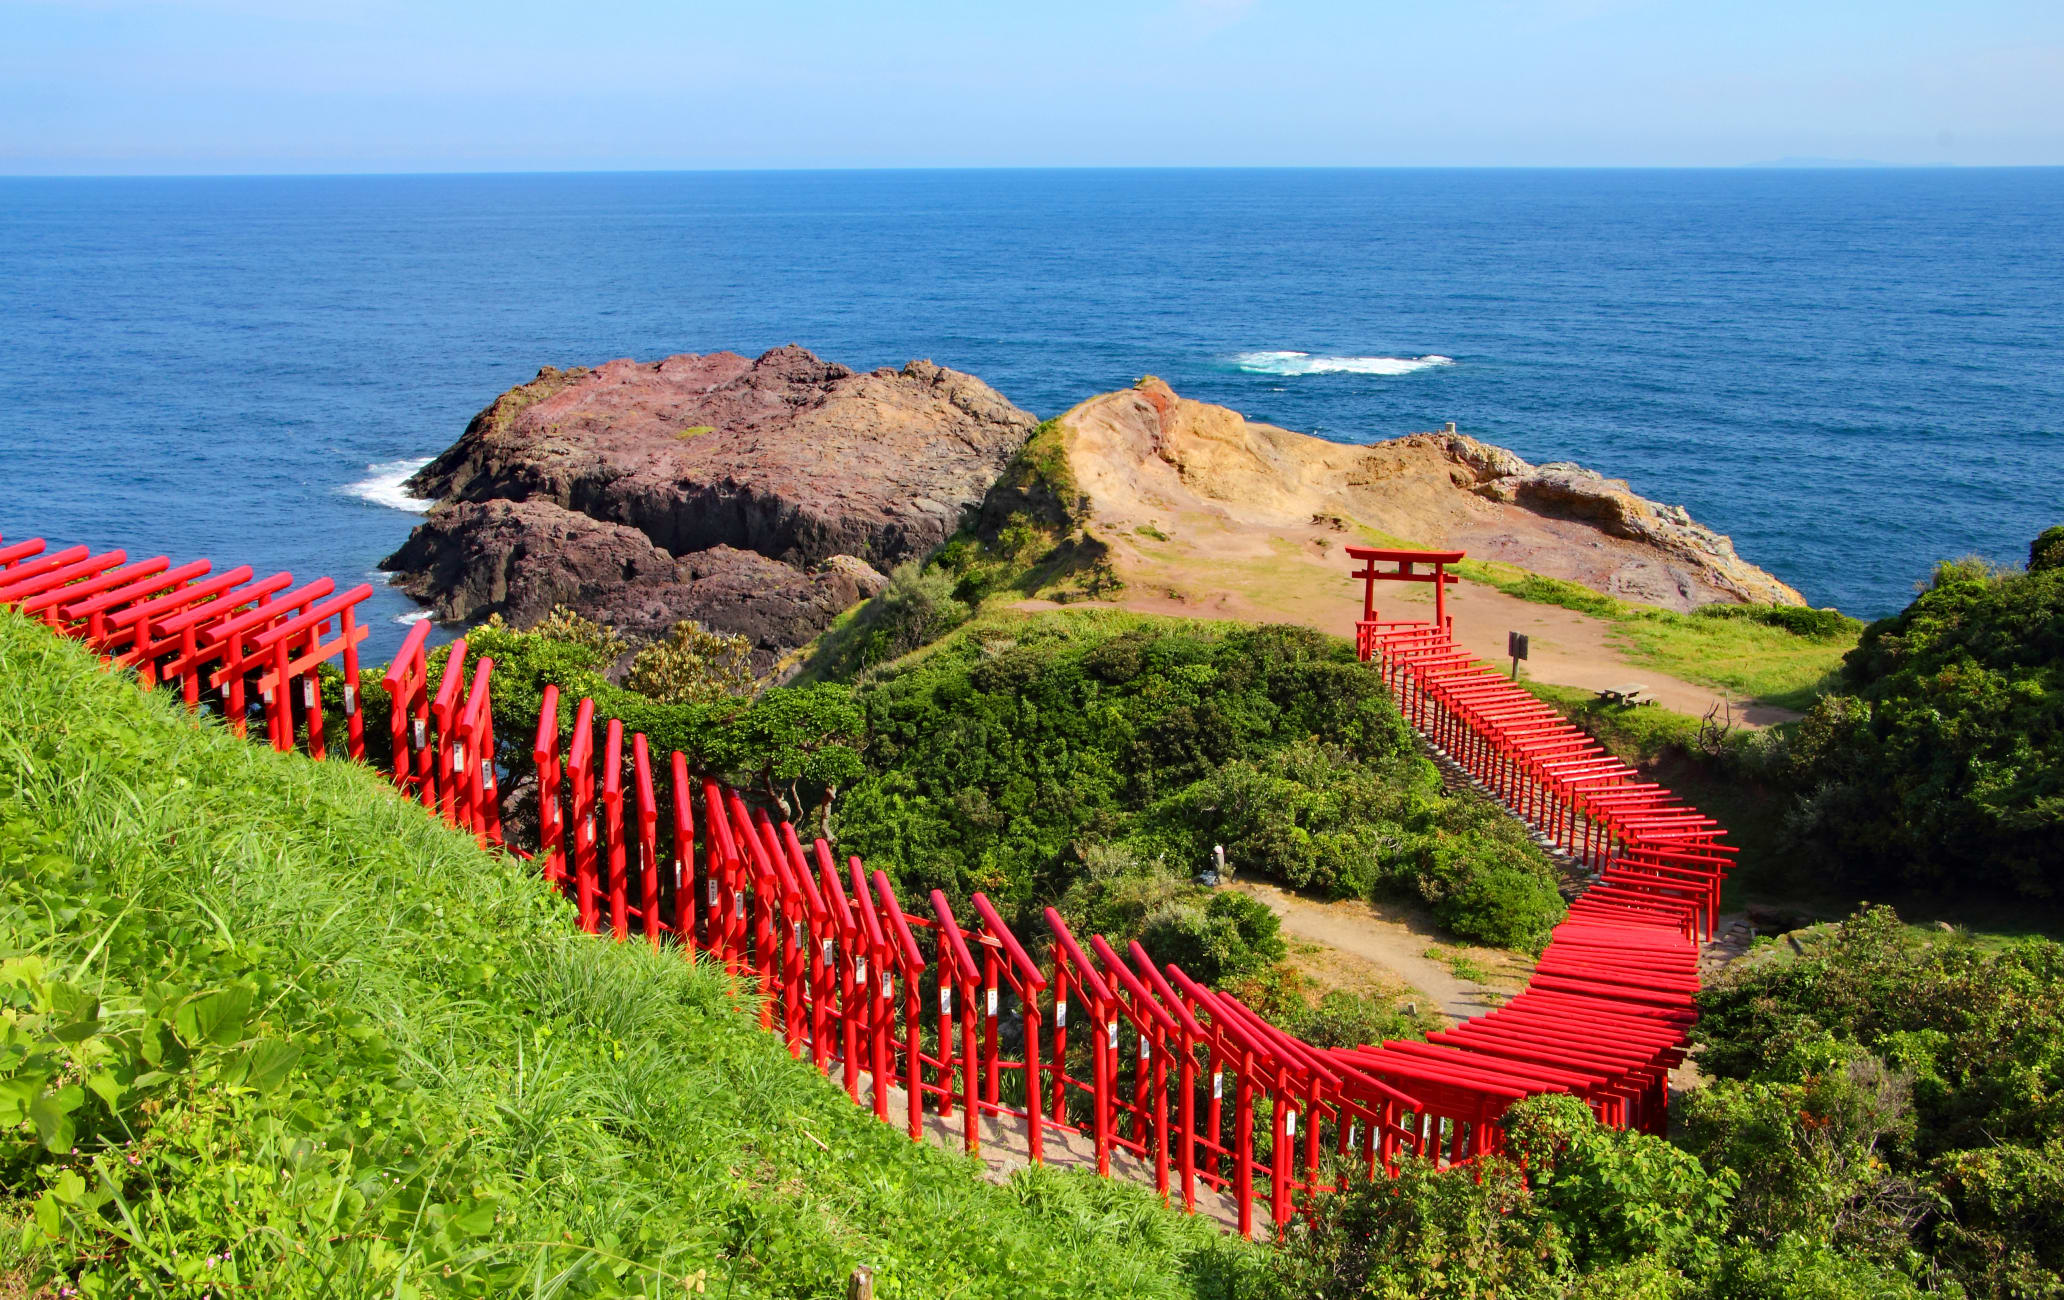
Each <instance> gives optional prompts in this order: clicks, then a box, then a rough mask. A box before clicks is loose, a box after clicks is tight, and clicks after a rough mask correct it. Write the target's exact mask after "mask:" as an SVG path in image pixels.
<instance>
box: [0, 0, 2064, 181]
mask: <svg viewBox="0 0 2064 1300" xmlns="http://www.w3.org/2000/svg"><path fill="white" fill-rule="evenodd" d="M0 33H4V36H0V174H16V175H19V174H148V173H267V172H421V171H435V172H445V171H566V170H574V171H610V170H643V169H705V168H820V167H991V166H1004V167H1027V166H1030V167H1044V166H1391V165H1401V166H1735V165H1742V164H1754V163H1763V162H1772V161H1779V160H1790V159H1801V158H1808V159H1823V160H1840V161H1849V162H1866V161H1867V162H1876V163H1886V164H1929V165H1940V164H1957V165H1999V164H2048V165H2056V164H2064V3H2059V0H2027V2H2025V3H2024V2H2019V0H1996V2H1988V0H1969V2H1966V3H1955V2H1953V0H1952V2H1941V3H1919V2H1917V0H1868V2H1862V0H1717V2H1715V0H1705V2H1697V0H1691V2H1686V0H1418V2H1417V3H1413V4H1403V3H1396V2H1394V0H1144V2H1143V3H1132V2H1130V0H1020V2H1019V3H1012V4H997V3H993V2H992V0H939V2H936V3H935V2H929V0H901V2H896V3H869V2H868V0H732V3H727V4H721V5H718V4H704V3H700V2H698V0H670V2H669V0H593V2H591V3H587V4H583V5H577V6H576V5H566V4H546V3H538V2H536V0H448V2H444V3H439V2H437V0H324V2H323V3H319V4H303V3H299V2H298V0H65V2H62V3H16V2H15V0H0Z"/></svg>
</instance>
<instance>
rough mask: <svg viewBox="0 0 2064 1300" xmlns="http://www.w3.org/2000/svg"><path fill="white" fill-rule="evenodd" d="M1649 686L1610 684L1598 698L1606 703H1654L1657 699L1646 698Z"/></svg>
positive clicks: (1599, 693) (1600, 692)
mask: <svg viewBox="0 0 2064 1300" xmlns="http://www.w3.org/2000/svg"><path fill="white" fill-rule="evenodd" d="M1647 693H1648V688H1647V687H1646V686H1641V685H1638V684H1637V685H1632V686H1608V687H1606V688H1605V689H1603V690H1601V691H1599V692H1598V698H1599V700H1600V701H1601V702H1602V703H1605V704H1654V703H1655V700H1654V699H1653V698H1652V697H1650V698H1644V697H1646V696H1647Z"/></svg>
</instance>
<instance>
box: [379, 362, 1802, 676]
mask: <svg viewBox="0 0 2064 1300" xmlns="http://www.w3.org/2000/svg"><path fill="white" fill-rule="evenodd" d="M1035 432H1037V433H1038V434H1039V437H1038V438H1037V440H1036V445H1034V444H1035V437H1034V436H1035ZM1028 458H1031V459H1036V460H1040V461H1041V463H1042V464H1045V466H1046V469H1047V470H1049V471H1051V473H1050V474H1048V475H1047V477H1049V478H1051V479H1053V480H1054V481H1056V482H1061V483H1064V484H1065V485H1066V487H1065V489H1064V491H1063V492H1062V493H1061V495H1065V496H1066V497H1067V498H1068V499H1067V500H1065V501H1060V500H1049V501H1047V502H1046V507H1047V513H1048V516H1049V518H1048V519H1047V526H1048V527H1050V528H1051V530H1052V531H1053V532H1054V534H1055V538H1054V539H1055V540H1056V541H1057V542H1058V543H1061V544H1063V545H1064V546H1065V548H1066V549H1068V550H1069V551H1070V553H1071V554H1072V555H1073V556H1075V557H1076V558H1077V560H1078V561H1080V560H1081V559H1082V557H1088V558H1089V562H1091V563H1093V564H1094V565H1095V566H1096V567H1097V568H1098V570H1099V572H1100V574H1101V578H1102V580H1101V581H1098V582H1096V583H1092V584H1089V585H1087V586H1086V587H1085V586H1083V585H1082V584H1079V583H1078V584H1074V585H1072V586H1066V587H1065V588H1063V587H1058V586H1056V587H1053V588H1051V589H1047V588H1042V587H1041V586H1040V584H1039V583H1038V582H1036V581H1034V582H1032V583H1030V584H1021V590H1020V591H1019V592H1018V602H1017V603H1020V604H1024V605H1029V606H1032V607H1039V606H1041V605H1043V604H1045V603H1047V602H1048V601H1050V600H1057V601H1059V602H1087V603H1099V604H1113V605H1119V606H1123V607H1126V608H1132V609H1138V610H1143V611H1151V612H1160V613H1177V614H1187V615H1192V616H1203V617H1215V618H1231V619H1238V620H1242V621H1251V622H1277V621H1294V622H1305V623H1311V622H1313V621H1314V620H1317V622H1318V624H1319V625H1320V626H1322V627H1323V629H1324V630H1327V631H1332V632H1339V633H1347V632H1351V630H1352V623H1353V619H1354V617H1355V616H1356V613H1357V610H1356V609H1355V607H1354V602H1353V601H1352V600H1350V599H1348V598H1347V595H1346V587H1345V584H1344V583H1343V581H1342V577H1341V575H1342V573H1343V572H1344V569H1345V567H1346V560H1345V558H1344V555H1343V553H1342V549H1341V548H1342V547H1344V546H1346V545H1349V544H1358V543H1369V542H1384V541H1401V542H1410V543H1413V544H1421V545H1439V546H1450V547H1456V548H1460V549H1466V550H1468V551H1469V552H1470V554H1471V556H1472V558H1473V559H1477V560H1481V561H1486V562H1489V564H1490V565H1492V566H1494V568H1495V570H1496V571H1498V572H1502V573H1507V574H1517V575H1538V576H1539V577H1542V578H1546V579H1552V580H1556V581H1559V582H1562V583H1575V584H1579V585H1580V586H1581V587H1583V588H1586V589H1588V590H1590V591H1594V592H1598V593H1601V594H1603V595H1605V596H1608V597H1611V598H1614V599H1616V600H1620V601H1626V602H1630V603H1633V604H1635V605H1638V606H1641V607H1652V608H1655V609H1660V610H1666V611H1674V612H1685V611H1689V610H1693V609H1696V608H1698V607H1701V606H1706V605H1712V604H1744V603H1752V604H1759V605H1773V606H1785V605H1801V604H1803V603H1804V602H1803V600H1802V598H1801V597H1800V595H1799V593H1798V592H1796V591H1794V590H1793V589H1792V588H1791V587H1789V586H1787V585H1786V584H1784V583H1783V582H1781V581H1779V580H1778V579H1777V578H1775V577H1773V576H1772V575H1771V574H1769V573H1767V572H1765V571H1764V570H1762V569H1760V568H1757V567H1756V566H1755V565H1753V564H1751V563H1749V562H1747V561H1746V560H1743V559H1742V558H1741V557H1740V556H1738V555H1737V554H1735V551H1734V547H1733V545H1732V543H1731V542H1730V541H1729V540H1728V538H1727V537H1726V536H1724V535H1722V534H1720V533H1718V532H1715V531H1714V530H1712V529H1710V528H1707V527H1705V526H1704V525H1701V524H1699V523H1698V522H1696V521H1695V520H1693V519H1692V518H1691V517H1690V516H1689V515H1688V514H1687V513H1686V512H1685V511H1684V510H1683V508H1682V507H1679V506H1671V505H1664V504H1659V503H1656V502H1653V501H1649V500H1647V499H1645V498H1643V497H1641V496H1639V495H1638V494H1636V493H1634V492H1633V491H1632V490H1631V489H1630V488H1629V487H1628V485H1627V484H1626V483H1625V482H1624V481H1621V480H1618V479H1612V478H1607V477H1605V476H1604V475H1603V474H1601V473H1599V472H1596V471H1594V470H1591V469H1587V468H1584V467H1580V466H1576V465H1571V464H1551V465H1543V466H1535V465H1531V464H1529V463H1527V462H1526V461H1525V460H1523V459H1521V458H1520V457H1519V456H1517V455H1515V454H1513V453H1512V452H1510V451H1507V450H1505V449H1503V448H1500V447H1496V446H1492V445H1490V444H1488V443H1484V442H1480V441H1478V440H1476V439H1474V438H1470V437H1468V436H1466V435H1463V434H1460V433H1458V432H1455V431H1454V429H1453V427H1452V426H1450V428H1449V429H1448V430H1446V431H1442V432H1429V433H1413V434H1409V435H1406V436H1404V437H1399V438H1393V439H1389V440H1386V441H1380V442H1375V443H1371V444H1367V445H1356V444H1348V443H1339V442H1332V441H1327V440H1325V439H1321V438H1317V437H1313V436H1311V435H1307V434H1301V433H1296V432H1293V431H1290V430H1287V429H1281V428H1277V427H1274V426H1271V425H1267V424H1262V423H1258V422H1253V421H1249V420H1247V419H1245V418H1244V417H1242V416H1241V415H1240V414H1239V413H1238V412H1235V411H1232V410H1229V409H1227V408H1224V407H1220V406H1213V405H1209V404H1206V403H1202V402H1196V401H1191V400H1189V399H1186V398H1183V397H1181V396H1179V395H1178V394H1176V393H1175V392H1174V391H1173V390H1172V389H1170V388H1169V387H1168V386H1167V385H1166V384H1164V383H1162V382H1161V381H1159V380H1157V379H1153V378H1146V379H1142V380H1141V381H1139V382H1138V383H1137V384H1135V385H1134V386H1133V387H1131V388H1128V389H1124V390H1120V391H1117V392H1111V393H1104V394H1100V395H1097V396H1094V397H1091V398H1089V399H1088V400H1086V401H1084V402H1082V403H1080V404H1079V405H1077V406H1076V407H1074V408H1073V409H1072V410H1070V411H1068V412H1067V413H1066V414H1064V415H1063V416H1061V417H1059V418H1058V419H1057V420H1055V421H1052V422H1049V424H1048V425H1046V426H1040V425H1039V423H1038V421H1037V420H1036V418H1035V417H1034V416H1033V415H1032V414H1030V413H1029V412H1026V411H1024V410H1021V409H1020V408H1018V407H1017V406H1015V405H1013V404H1012V403H1011V402H1010V401H1009V400H1008V399H1007V398H1006V397H1004V396H1003V395H1002V394H1000V393H998V392H997V391H996V390H995V389H993V388H991V387H990V386H989V385H987V384H986V383H984V382H982V381H981V380H980V379H978V378H976V377H974V376H972V375H967V374H964V373H961V372H959V371H955V370H951V369H947V368H944V367H941V366H937V365H934V364H933V363H931V362H929V361H912V362H910V363H909V364H908V365H906V366H904V367H902V368H901V369H900V370H891V369H882V370H876V371H872V372H868V373H857V372H854V371H852V370H849V369H848V368H846V367H844V366H841V365H838V364H836V363H833V362H827V361H824V360H821V359H820V358H818V357H816V356H815V355H814V354H812V353H810V352H809V351H807V350H805V349H803V348H801V347H797V346H793V345H791V346H788V347H783V348H777V349H774V350H772V351H770V352H767V353H765V354H763V355H761V356H760V357H758V358H753V359H748V358H746V357H743V356H740V355H738V354H736V353H728V352H718V353H710V354H705V355H692V354H689V355H680V356H674V357H669V358H666V359H665V360H662V361H658V362H653V363H640V362H635V361H630V360H617V361H611V362H608V363H606V364H604V365H600V366H597V367H594V368H592V369H588V368H580V367H575V368H571V369H566V370H559V369H554V368H552V367H546V368H545V369H543V370H541V371H540V372H539V374H538V377H537V378H536V379H535V380H533V381H531V382H530V383H527V384H523V385H520V386H518V387H516V388H513V389H511V390H509V391H508V392H506V393H503V394H502V395H500V396H499V397H497V398H496V399H495V400H494V401H493V402H492V403H490V404H489V405H488V406H487V407H486V408H485V409H484V410H482V411H481V412H480V413H479V414H478V415H477V416H475V417H474V419H473V420H472V422H471V423H470V424H469V425H468V426H467V428H466V430H465V432H464V434H463V435H462V436H461V437H460V438H459V440H458V441H457V442H456V443H454V444H453V445H452V446H451V447H450V448H449V449H448V450H446V451H445V452H444V453H443V454H442V455H440V456H438V457H437V458H436V459H435V460H433V461H432V462H431V463H430V464H429V465H428V466H426V467H425V468H424V469H423V470H422V471H421V472H419V473H418V474H417V475H416V476H415V477H414V478H413V479H412V480H411V481H410V484H409V487H410V490H411V491H413V492H415V493H416V494H418V495H421V496H425V497H430V498H433V499H435V500H436V501H437V503H438V504H437V505H436V507H435V508H434V509H433V510H432V511H431V512H430V513H429V515H428V516H427V518H426V519H425V520H424V522H423V523H422V524H421V525H419V526H418V527H417V528H416V529H415V531H414V532H413V533H412V535H411V536H410V538H409V540H408V541H407V543H406V544H405V545H404V546H402V547H401V548H400V549H399V550H397V551H396V552H395V553H394V554H393V555H392V556H390V557H389V558H388V560H387V561H386V562H385V567H387V568H389V569H391V570H394V571H396V572H397V573H398V575H399V577H398V582H399V584H400V585H401V587H402V588H403V589H404V590H405V591H407V592H408V593H409V594H410V595H412V596H414V597H416V598H417V599H419V600H423V601H425V602H427V603H429V604H430V605H431V607H432V609H433V610H434V612H435V613H436V615H437V616H438V617H439V618H441V619H444V620H448V621H467V620H474V619H478V618H482V617H485V616H486V615H488V614H494V613H498V614H501V615H503V616H504V617H505V618H506V619H508V620H509V621H510V622H512V623H515V624H517V625H519V626H522V625H527V624H528V623H531V622H535V621H536V620H537V619H539V618H541V617H543V616H544V615H545V614H546V613H548V612H549V611H550V610H551V609H552V608H553V607H554V606H556V605H562V604H563V605H567V606H570V607H571V608H573V609H575V610H577V611H578V612H580V613H582V614H584V615H586V616H588V617H591V618H594V619H596V620H597V621H601V622H606V623H610V624H613V625H615V626H616V627H618V629H619V630H620V631H621V632H622V633H624V634H625V635H626V636H627V637H628V638H630V639H631V640H632V641H633V643H636V642H638V641H642V640H650V639H653V638H656V637H658V636H659V635H661V634H663V633H664V632H665V631H666V629H667V628H668V627H670V626H671V625H672V624H673V623H674V622H676V621H678V620H681V619H694V620H697V621H698V622H701V623H702V624H704V625H705V626H706V627H709V628H711V629H713V630H716V631H720V632H724V633H729V634H736V635H743V636H745V637H747V638H749V639H750V640H751V642H752V644H753V650H754V655H753V657H754V663H755V665H756V667H758V668H759V669H760V670H761V671H763V672H767V671H776V670H778V668H779V667H780V666H781V665H782V664H783V663H784V662H786V663H788V664H793V663H795V662H797V660H798V655H797V652H798V651H801V650H803V649H804V648H805V647H808V646H810V644H811V643H812V642H813V640H815V639H816V638H818V637H819V636H820V634H822V633H824V632H825V631H826V629H827V628H830V627H831V626H832V625H833V623H834V622H835V621H836V620H838V619H839V618H840V617H841V615H843V614H845V613H846V612H847V611H849V610H851V609H852V608H853V607H855V606H856V605H858V604H860V603H861V602H863V601H865V600H867V599H868V598H870V597H872V596H874V595H876V594H877V593H878V592H880V591H881V590H882V588H883V586H884V585H885V583H886V582H887V574H888V573H889V572H890V571H892V570H893V569H894V568H895V566H897V565H900V564H913V563H914V564H922V563H924V562H925V561H926V560H927V558H928V557H930V556H933V555H934V554H936V553H937V552H939V550H940V548H941V547H943V546H944V545H945V544H946V543H948V542H949V541H950V540H952V539H954V538H955V537H957V536H966V535H969V534H983V533H986V534H988V535H989V536H991V537H992V538H993V537H994V536H995V535H996V534H998V533H1000V532H1002V531H1003V530H1006V529H1008V528H1010V527H1011V526H1012V521H1013V520H1014V519H1017V518H1019V513H1018V512H1020V510H1021V507H1022V506H1023V504H1024V502H1023V500H1022V498H1023V495H1024V493H1023V487H1024V482H1025V481H1026V478H1027V475H1026V473H1025V472H1024V469H1025V462H1026V461H1027V459H1028ZM1034 477H1037V475H1034ZM1048 495H1049V496H1052V495H1053V494H1052V493H1048ZM1509 585H1510V584H1495V583H1487V582H1477V583H1468V584H1465V587H1464V592H1465V593H1466V594H1458V598H1457V600H1456V601H1455V604H1454V610H1455V613H1456V619H1457V634H1458V637H1459V638H1460V639H1461V640H1462V641H1463V642H1464V644H1466V645H1468V646H1470V647H1471V648H1472V649H1476V650H1478V651H1480V652H1482V653H1486V654H1491V653H1498V652H1502V649H1503V644H1504V636H1505V633H1506V632H1507V631H1508V630H1519V631H1527V632H1529V634H1530V635H1531V636H1532V637H1533V638H1534V639H1535V646H1536V649H1535V651H1534V657H1533V658H1532V659H1531V660H1530V661H1529V667H1530V668H1531V669H1532V670H1533V672H1534V674H1535V675H1536V676H1538V677H1540V678H1541V679H1542V680H1546V681H1553V682H1559V683H1561V684H1565V685H1572V686H1582V687H1591V688H1596V687H1601V686H1605V685H1609V684H1612V682H1614V681H1617V680H1619V679H1622V678H1624V677H1626V675H1627V673H1628V672H1629V671H1630V664H1629V661H1628V660H1627V658H1626V657H1625V655H1624V653H1623V647H1622V646H1620V645H1619V644H1618V643H1617V639H1616V637H1615V635H1614V630H1613V628H1612V626H1611V624H1610V623H1609V622H1608V621H1606V620H1601V619H1599V618H1596V617H1594V616H1592V615H1590V614H1587V613H1585V612H1583V611H1580V610H1574V609H1569V608H1561V607H1558V606H1556V605H1554V604H1547V603H1541V602H1540V601H1538V600H1528V599H1523V598H1521V597H1520V596H1517V595H1514V594H1510V592H1509V590H1507V589H1505V588H1506V587H1509ZM1412 598H1413V597H1412V596H1411V595H1402V596H1400V597H1399V599H1400V600H1407V601H1408V600H1411V599H1412ZM1336 625H1337V626H1336ZM1642 676H1643V681H1644V683H1645V684H1646V685H1647V686H1648V687H1649V689H1650V692H1651V693H1652V694H1653V695H1655V696H1656V697H1657V698H1659V699H1661V700H1662V701H1663V702H1664V703H1665V704H1667V705H1669V706H1670V707H1672V708H1675V709H1678V710H1680V711H1685V712H1693V713H1698V712H1703V711H1704V710H1705V709H1706V708H1707V707H1709V706H1710V705H1712V704H1713V703H1715V702H1717V701H1719V700H1722V699H1725V698H1726V697H1727V692H1725V691H1720V690H1715V689H1714V688H1713V687H1712V686H1711V685H1710V684H1699V683H1691V682H1684V681H1679V680H1677V679H1675V678H1672V677H1670V676H1669V675H1668V674H1666V673H1658V672H1656V671H1654V670H1653V669H1652V668H1650V669H1644V670H1643V674H1642Z"/></svg>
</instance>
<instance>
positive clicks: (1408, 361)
mask: <svg viewBox="0 0 2064 1300" xmlns="http://www.w3.org/2000/svg"><path fill="white" fill-rule="evenodd" d="M1233 364H1234V365H1236V366H1238V367H1239V368H1240V369H1242V370H1245V371H1247V372H1248V373H1249V374H1255V375H1409V374H1411V373H1412V372H1413V371H1415V370H1430V369H1432V368H1433V367H1434V366H1452V365H1454V364H1455V359H1454V358H1453V357H1444V356H1440V355H1438V354H1430V355H1427V356H1423V357H1325V356H1313V355H1312V354H1311V353H1309V352H1242V353H1241V354H1239V355H1238V356H1236V357H1234V358H1233Z"/></svg>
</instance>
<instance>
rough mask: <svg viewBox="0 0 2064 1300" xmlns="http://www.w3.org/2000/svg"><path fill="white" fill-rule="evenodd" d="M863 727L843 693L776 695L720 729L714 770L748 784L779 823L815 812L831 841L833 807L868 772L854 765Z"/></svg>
mask: <svg viewBox="0 0 2064 1300" xmlns="http://www.w3.org/2000/svg"><path fill="white" fill-rule="evenodd" d="M866 726H867V720H866V718H865V716H864V715H863V714H862V713H861V711H860V706H859V705H858V704H857V703H855V702H854V700H853V692H852V690H851V688H849V687H846V686H840V685H837V684H834V683H831V682H822V683H819V684H817V685H815V686H802V687H792V688H791V687H776V688H774V689H773V690H770V691H768V692H767V693H766V694H764V695H762V696H760V698H758V699H757V700H754V701H753V702H752V704H751V705H750V706H749V707H747V708H746V709H744V710H742V711H741V712H740V713H739V714H738V715H737V716H736V717H734V718H732V719H731V720H730V721H729V722H728V723H727V724H725V726H724V729H723V732H722V735H721V737H720V739H719V742H718V743H719V746H720V747H721V750H722V754H721V765H722V766H723V767H724V768H726V769H728V770H730V771H733V772H736V773H738V774H740V775H742V776H745V777H747V778H748V779H749V780H750V781H751V782H752V783H753V784H755V785H757V786H758V787H759V788H760V789H761V790H762V791H763V792H764V793H765V794H766V796H767V797H768V798H769V799H771V800H773V801H774V803H776V804H777V805H779V806H780V808H781V810H782V813H783V814H784V815H785V816H788V817H790V818H792V819H794V818H800V817H801V816H802V814H803V811H804V810H805V809H806V808H808V807H810V806H813V805H814V806H815V807H816V808H817V816H818V823H819V825H820V826H821V827H822V829H823V833H824V835H825V837H826V838H830V835H831V805H832V801H833V800H834V799H836V798H838V792H839V789H840V787H842V786H846V785H850V784H851V783H853V782H854V781H857V780H859V779H860V777H861V776H863V775H865V773H866V770H867V769H866V767H865V766H864V765H863V764H862V763H861V761H860V746H861V742H862V738H863V737H864V736H865V734H866ZM806 795H810V796H814V798H806V797H805V796H806Z"/></svg>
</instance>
